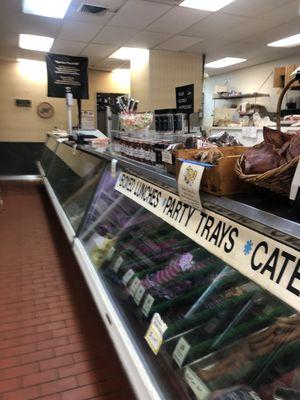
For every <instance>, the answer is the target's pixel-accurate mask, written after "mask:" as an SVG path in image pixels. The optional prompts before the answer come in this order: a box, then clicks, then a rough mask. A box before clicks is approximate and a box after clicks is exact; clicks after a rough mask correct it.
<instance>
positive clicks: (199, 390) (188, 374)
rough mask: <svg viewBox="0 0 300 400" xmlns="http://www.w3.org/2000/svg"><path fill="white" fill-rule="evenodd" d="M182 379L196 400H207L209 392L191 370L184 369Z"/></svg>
mask: <svg viewBox="0 0 300 400" xmlns="http://www.w3.org/2000/svg"><path fill="white" fill-rule="evenodd" d="M184 378H185V380H186V382H187V383H188V385H189V387H190V388H191V389H192V391H193V392H194V393H195V395H196V396H197V399H199V400H206V399H207V398H208V396H209V395H210V390H209V389H208V387H207V386H206V385H205V384H204V383H203V382H202V381H201V379H200V378H199V377H198V376H197V375H196V374H195V372H194V371H193V370H192V369H191V368H189V367H187V368H185V370H184Z"/></svg>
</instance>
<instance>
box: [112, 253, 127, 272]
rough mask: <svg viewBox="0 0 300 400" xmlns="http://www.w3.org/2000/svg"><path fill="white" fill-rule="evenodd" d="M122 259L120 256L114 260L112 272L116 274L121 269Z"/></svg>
mask: <svg viewBox="0 0 300 400" xmlns="http://www.w3.org/2000/svg"><path fill="white" fill-rule="evenodd" d="M123 261H124V260H123V257H122V256H120V257H118V258H117V259H116V262H115V263H114V266H113V268H112V270H113V271H114V272H115V273H116V274H117V273H118V272H119V270H120V268H121V265H122V264H123Z"/></svg>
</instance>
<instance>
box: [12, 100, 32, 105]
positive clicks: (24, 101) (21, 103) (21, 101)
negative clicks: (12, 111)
mask: <svg viewBox="0 0 300 400" xmlns="http://www.w3.org/2000/svg"><path fill="white" fill-rule="evenodd" d="M15 101H16V106H17V107H31V106H32V101H31V100H27V99H16V100H15Z"/></svg>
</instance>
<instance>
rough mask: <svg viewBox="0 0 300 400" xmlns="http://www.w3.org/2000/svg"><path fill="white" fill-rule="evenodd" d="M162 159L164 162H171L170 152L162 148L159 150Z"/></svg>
mask: <svg viewBox="0 0 300 400" xmlns="http://www.w3.org/2000/svg"><path fill="white" fill-rule="evenodd" d="M161 157H162V161H163V162H164V163H166V164H173V159H172V152H170V151H167V150H163V151H162V152H161Z"/></svg>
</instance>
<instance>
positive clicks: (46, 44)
mask: <svg viewBox="0 0 300 400" xmlns="http://www.w3.org/2000/svg"><path fill="white" fill-rule="evenodd" d="M53 42H54V39H53V38H51V37H47V36H37V35H26V34H24V33H21V34H20V35H19V46H20V47H21V48H22V49H27V50H36V51H45V52H46V51H49V50H50V49H51V47H52V44H53Z"/></svg>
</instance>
